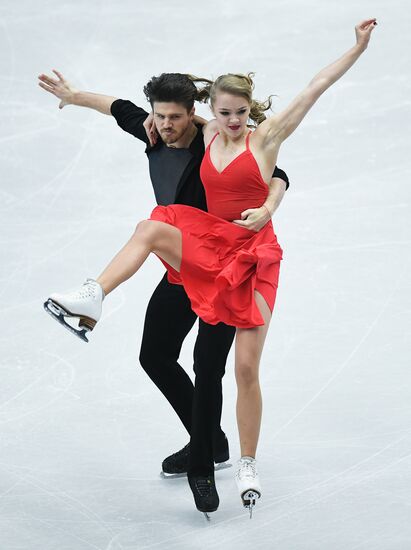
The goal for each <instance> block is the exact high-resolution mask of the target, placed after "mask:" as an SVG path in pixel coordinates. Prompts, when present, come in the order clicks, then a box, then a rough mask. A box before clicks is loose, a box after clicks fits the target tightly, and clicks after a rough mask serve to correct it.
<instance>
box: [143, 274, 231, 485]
mask: <svg viewBox="0 0 411 550" xmlns="http://www.w3.org/2000/svg"><path fill="white" fill-rule="evenodd" d="M196 319H197V316H196V314H195V313H194V312H193V311H192V309H191V305H190V301H189V299H188V297H187V294H186V292H185V290H184V288H183V287H182V286H180V285H172V284H170V283H169V282H168V281H167V275H165V276H164V277H163V279H162V280H161V282H160V284H159V285H158V286H157V288H156V289H155V291H154V293H153V295H152V296H151V299H150V302H149V304H148V307H147V312H146V318H145V323H144V332H143V340H142V344H141V351H140V363H141V365H142V367H143V369H144V370H145V371H146V373H147V374H148V375H149V377H150V378H151V380H152V381H153V382H154V384H155V385H156V386H157V387H158V389H159V390H160V391H161V392H162V393H163V395H164V396H165V397H166V398H167V400H168V401H169V403H170V404H171V406H172V407H173V409H174V410H175V412H176V413H177V415H178V416H179V418H180V420H181V422H182V423H183V424H184V426H185V428H186V430H187V431H188V433H189V434H190V464H189V472H190V473H192V474H204V475H207V474H210V473H212V472H213V471H214V454H215V449H218V447H219V446H220V447H221V441H222V440H223V438H224V433H223V431H222V430H221V426H220V422H221V408H222V384H221V380H222V377H223V376H224V373H225V364H226V361H227V355H228V352H229V351H230V348H231V345H232V343H233V339H234V335H235V328H234V327H231V326H228V325H225V324H224V323H219V324H218V325H208V324H207V323H204V322H203V321H202V320H201V319H200V320H199V329H198V335H197V340H196V344H195V347H194V372H195V385H194V386H193V384H192V382H191V380H190V377H189V376H188V375H187V373H186V372H185V370H184V369H183V368H182V367H181V366H180V365H179V363H178V358H179V355H180V351H181V346H182V344H183V341H184V339H185V337H186V336H187V334H188V333H189V332H190V330H191V328H192V327H193V325H194V323H195V321H196Z"/></svg>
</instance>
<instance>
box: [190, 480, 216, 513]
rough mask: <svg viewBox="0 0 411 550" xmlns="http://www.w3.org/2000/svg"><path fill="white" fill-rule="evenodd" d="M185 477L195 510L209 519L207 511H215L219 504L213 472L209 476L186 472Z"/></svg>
mask: <svg viewBox="0 0 411 550" xmlns="http://www.w3.org/2000/svg"><path fill="white" fill-rule="evenodd" d="M187 478H188V483H189V485H190V489H191V491H192V493H193V496H194V502H195V503H196V507H197V510H199V511H200V512H203V514H204V515H205V517H206V518H207V520H210V517H209V515H208V513H209V512H215V511H216V510H217V508H218V505H219V504H220V499H219V498H218V493H217V489H216V486H215V481H214V474H212V475H209V476H201V475H193V474H188V476H187Z"/></svg>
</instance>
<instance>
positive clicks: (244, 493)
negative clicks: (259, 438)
mask: <svg viewBox="0 0 411 550" xmlns="http://www.w3.org/2000/svg"><path fill="white" fill-rule="evenodd" d="M235 481H236V483H237V488H238V492H239V493H240V497H241V500H242V501H243V505H244V506H245V507H246V508H248V509H249V510H250V518H251V517H252V510H253V507H254V506H255V503H256V500H257V499H259V498H260V496H261V484H260V478H259V475H258V472H257V463H256V460H255V458H253V457H251V456H243V457H241V458H240V460H239V461H238V462H237V470H236V473H235Z"/></svg>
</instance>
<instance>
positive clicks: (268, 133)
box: [257, 19, 377, 147]
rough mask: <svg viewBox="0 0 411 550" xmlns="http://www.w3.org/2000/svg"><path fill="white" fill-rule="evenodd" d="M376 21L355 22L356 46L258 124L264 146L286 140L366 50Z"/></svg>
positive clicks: (278, 143)
mask: <svg viewBox="0 0 411 550" xmlns="http://www.w3.org/2000/svg"><path fill="white" fill-rule="evenodd" d="M376 24H377V22H376V20H375V19H368V20H366V21H363V22H362V23H360V24H359V25H357V26H356V27H355V35H356V44H355V46H353V47H352V48H351V49H349V50H348V51H347V52H346V53H345V54H344V55H343V56H342V57H340V58H339V59H337V61H334V63H332V64H331V65H328V66H327V67H325V68H324V69H322V71H320V72H319V73H318V74H317V75H316V76H315V77H314V78H313V79H312V80H311V82H310V83H309V84H308V86H307V87H306V88H305V89H304V90H303V91H302V92H301V93H300V94H299V95H298V96H297V97H296V98H295V99H294V100H293V101H292V102H291V103H290V105H289V106H288V107H287V108H286V109H284V111H282V112H281V113H279V114H278V115H274V116H273V117H271V118H269V119H267V120H266V121H264V122H263V123H262V124H260V126H259V128H258V130H257V131H258V132H262V133H263V132H265V136H264V142H265V144H266V145H267V146H269V147H270V146H272V145H274V144H276V145H277V146H279V145H280V144H281V143H282V142H283V141H284V140H285V139H287V138H288V137H289V136H290V135H291V134H292V133H293V132H294V130H295V129H296V128H297V127H298V126H299V124H300V123H301V121H302V120H303V118H304V117H305V115H306V114H307V113H308V111H309V110H310V109H311V107H312V106H313V105H314V103H315V102H316V101H317V99H318V98H319V97H320V96H321V95H322V94H323V93H324V92H325V91H326V90H327V89H328V88H329V87H330V86H332V84H334V82H336V81H337V80H339V79H340V78H341V77H342V76H343V75H344V74H345V73H346V72H347V71H348V69H350V68H351V67H352V66H353V65H354V63H355V62H356V61H357V59H358V58H359V57H360V55H361V54H362V53H363V52H364V51H365V50H366V48H367V46H368V42H369V40H370V36H371V33H372V31H373V29H374V27H375V25H376Z"/></svg>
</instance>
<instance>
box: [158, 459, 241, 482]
mask: <svg viewBox="0 0 411 550" xmlns="http://www.w3.org/2000/svg"><path fill="white" fill-rule="evenodd" d="M231 467H232V464H230V463H229V462H222V463H220V464H216V465H215V468H214V471H215V472H217V471H219V470H226V469H227V468H231ZM160 477H161V478H163V479H178V478H180V477H187V472H182V473H181V474H167V473H166V472H163V470H161V472H160Z"/></svg>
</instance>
